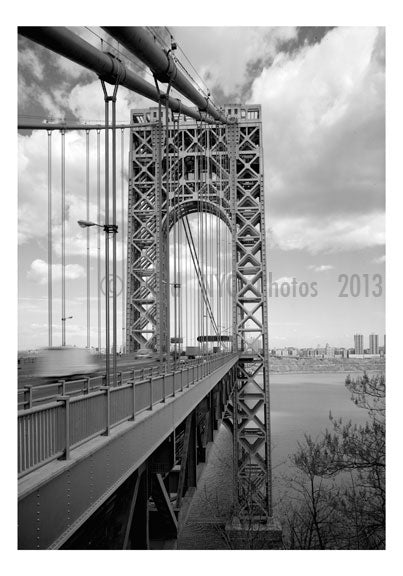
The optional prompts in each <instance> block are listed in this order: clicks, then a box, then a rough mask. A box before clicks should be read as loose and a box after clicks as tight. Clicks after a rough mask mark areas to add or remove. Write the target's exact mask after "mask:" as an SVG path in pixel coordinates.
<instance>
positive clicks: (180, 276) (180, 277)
mask: <svg viewBox="0 0 403 576" xmlns="http://www.w3.org/2000/svg"><path fill="white" fill-rule="evenodd" d="M179 120H180V114H178V118H177V126H176V131H175V122H174V138H173V140H174V146H175V152H174V154H175V156H174V157H175V167H176V168H175V182H176V198H177V206H180V204H181V197H180V196H181V195H180V187H179V148H178V139H179ZM178 223H179V224H178V255H179V267H178V286H179V318H178V325H179V327H178V337H179V343H180V344H182V346H181V345H179V349H182V350H183V329H182V316H183V310H182V307H183V289H182V282H183V270H182V261H183V260H182V258H181V255H182V226H181V220H180V218H179V216H178ZM181 340H182V342H181Z"/></svg>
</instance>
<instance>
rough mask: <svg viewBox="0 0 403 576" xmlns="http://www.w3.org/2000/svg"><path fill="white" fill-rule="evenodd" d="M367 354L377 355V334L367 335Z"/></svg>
mask: <svg viewBox="0 0 403 576" xmlns="http://www.w3.org/2000/svg"><path fill="white" fill-rule="evenodd" d="M369 353H370V354H379V342H378V334H370V335H369Z"/></svg>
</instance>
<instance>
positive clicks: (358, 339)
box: [354, 334, 364, 354]
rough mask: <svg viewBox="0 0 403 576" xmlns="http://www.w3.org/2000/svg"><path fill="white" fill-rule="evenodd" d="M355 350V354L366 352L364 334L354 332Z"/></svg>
mask: <svg viewBox="0 0 403 576" xmlns="http://www.w3.org/2000/svg"><path fill="white" fill-rule="evenodd" d="M354 351H355V354H364V336H363V335H362V334H354Z"/></svg>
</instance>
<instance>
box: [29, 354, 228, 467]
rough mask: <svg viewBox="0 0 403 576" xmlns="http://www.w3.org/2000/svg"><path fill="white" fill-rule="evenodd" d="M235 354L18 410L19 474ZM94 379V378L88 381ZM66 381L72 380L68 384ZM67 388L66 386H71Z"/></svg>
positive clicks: (163, 397)
mask: <svg viewBox="0 0 403 576" xmlns="http://www.w3.org/2000/svg"><path fill="white" fill-rule="evenodd" d="M234 356H236V355H235V354H220V355H214V357H210V358H208V359H203V361H202V362H195V363H194V364H192V365H186V366H185V367H184V368H182V369H181V370H176V371H173V372H169V373H162V374H158V375H153V374H151V375H150V376H148V377H146V378H144V379H141V380H136V379H134V378H132V379H131V380H129V381H126V382H123V383H121V384H120V385H119V386H110V387H106V386H100V387H98V389H96V390H91V388H90V387H89V388H88V389H86V391H85V393H84V394H80V395H79V396H74V395H67V394H64V395H61V396H59V397H58V399H57V400H56V401H53V402H49V403H47V404H42V405H39V406H36V407H31V408H29V409H24V410H20V411H19V412H18V475H19V478H21V477H23V476H25V475H26V474H28V473H29V472H32V471H33V470H35V469H37V468H39V467H41V466H44V465H45V464H47V463H48V462H50V461H52V460H56V459H58V458H64V459H68V458H69V457H70V451H71V450H72V449H74V448H76V447H77V446H80V445H81V444H83V443H84V442H87V441H89V440H90V439H92V438H94V437H96V436H100V435H106V436H107V435H109V432H110V430H111V428H113V427H115V426H118V425H119V424H121V423H122V422H125V421H127V420H135V418H136V415H138V414H139V413H140V412H143V411H145V410H153V406H155V404H157V403H160V402H165V400H166V399H167V398H169V397H172V396H175V394H176V393H178V392H181V391H183V389H184V388H189V387H190V385H191V384H193V383H195V382H197V381H198V380H200V379H201V378H204V377H205V376H208V375H209V374H211V373H212V372H214V371H215V370H217V369H218V368H220V367H221V366H223V365H224V364H226V363H227V362H228V361H229V360H230V359H231V358H233V357H234ZM87 380H90V379H87ZM64 384H66V383H64ZM65 392H66V390H65Z"/></svg>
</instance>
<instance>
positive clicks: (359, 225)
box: [272, 213, 385, 254]
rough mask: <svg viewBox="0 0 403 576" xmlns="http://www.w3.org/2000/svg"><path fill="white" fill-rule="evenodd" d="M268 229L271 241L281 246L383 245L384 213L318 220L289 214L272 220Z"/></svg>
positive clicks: (338, 247)
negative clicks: (274, 220)
mask: <svg viewBox="0 0 403 576" xmlns="http://www.w3.org/2000/svg"><path fill="white" fill-rule="evenodd" d="M272 231H273V241H274V243H275V245H277V246H278V247H279V248H281V249H282V250H308V252H310V253H311V254H318V253H321V252H323V253H325V252H326V253H333V252H344V251H348V250H360V249H362V248H366V247H369V246H381V245H383V244H384V243H385V217H384V214H382V213H375V214H370V215H362V216H355V217H354V216H351V217H350V218H348V217H346V218H337V219H336V218H327V219H322V220H320V219H318V218H313V217H310V216H306V217H304V216H301V217H298V216H295V217H294V216H290V217H284V218H279V219H278V220H277V221H276V222H274V223H272Z"/></svg>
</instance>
